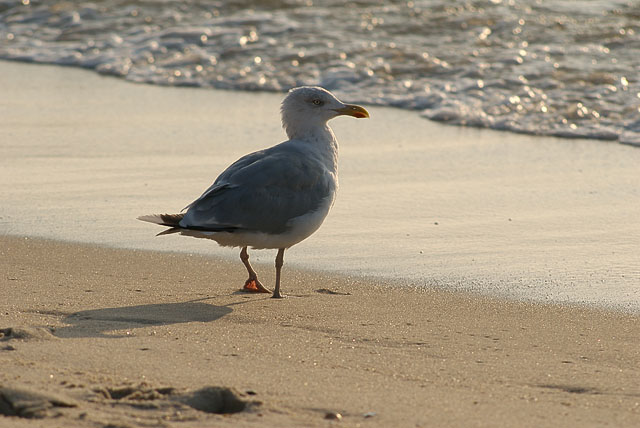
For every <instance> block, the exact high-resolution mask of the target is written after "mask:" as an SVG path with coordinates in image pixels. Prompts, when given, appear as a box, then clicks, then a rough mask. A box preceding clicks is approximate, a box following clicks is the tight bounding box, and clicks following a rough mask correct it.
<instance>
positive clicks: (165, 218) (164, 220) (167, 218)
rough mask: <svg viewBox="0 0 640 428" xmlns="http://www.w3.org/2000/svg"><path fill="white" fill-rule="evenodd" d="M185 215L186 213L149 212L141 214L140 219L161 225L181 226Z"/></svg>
mask: <svg viewBox="0 0 640 428" xmlns="http://www.w3.org/2000/svg"><path fill="white" fill-rule="evenodd" d="M183 217H184V214H149V215H141V216H140V217H138V220H142V221H147V222H149V223H155V224H159V225H160V226H167V227H180V220H182V218H183Z"/></svg>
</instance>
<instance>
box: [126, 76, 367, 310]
mask: <svg viewBox="0 0 640 428" xmlns="http://www.w3.org/2000/svg"><path fill="white" fill-rule="evenodd" d="M281 114H282V127H283V128H284V130H285V132H286V134H287V137H289V139H288V140H287V141H285V142H283V143H280V144H277V145H275V146H273V147H270V148H267V149H264V150H259V151H257V152H254V153H250V154H248V155H245V156H243V157H241V158H240V159H238V160H237V161H236V162H234V163H233V164H231V165H230V166H229V167H228V168H227V169H226V170H224V171H223V172H222V174H220V175H219V176H218V178H217V179H216V180H215V181H214V182H213V184H212V185H211V186H210V187H209V188H208V189H207V190H206V191H205V192H204V193H203V194H202V196H200V197H199V198H198V199H196V200H195V201H193V202H192V203H190V204H189V205H187V206H186V207H185V208H184V209H183V210H182V212H181V213H179V214H152V215H143V216H140V217H138V219H139V220H142V221H147V222H150V223H155V224H159V225H162V226H167V227H169V229H167V230H165V231H163V232H161V233H159V234H158V235H166V234H171V233H179V234H181V235H186V236H192V237H196V238H206V239H212V240H214V241H216V242H217V243H218V244H219V245H221V246H224V247H239V248H241V249H242V250H241V251H240V260H241V261H242V263H243V264H244V266H245V268H246V269H247V272H248V273H249V279H247V281H246V282H245V284H244V287H243V291H248V292H258V293H271V291H270V290H269V289H268V288H266V287H265V286H264V285H262V283H261V282H260V281H259V280H258V275H257V273H256V272H255V271H254V270H253V268H252V267H251V264H250V263H249V253H248V250H247V248H248V247H251V248H252V249H277V250H278V253H277V255H276V259H275V267H276V283H275V288H274V290H273V295H272V296H271V297H273V298H281V297H283V295H282V294H281V293H280V273H281V270H282V265H283V263H284V251H285V250H286V249H288V248H290V247H292V246H293V245H295V244H297V243H299V242H301V241H302V240H304V239H306V238H308V237H309V236H310V235H311V234H313V233H314V232H315V231H316V230H318V228H319V227H320V225H321V224H322V222H323V221H324V219H325V217H326V216H327V214H328V213H329V210H330V208H331V206H332V205H333V203H334V201H335V198H336V191H337V189H338V142H337V140H336V137H335V135H334V134H333V131H332V130H331V128H330V127H329V125H328V124H327V122H328V121H329V120H330V119H333V118H334V117H337V116H342V115H346V116H352V117H355V118H368V117H369V112H367V110H366V109H364V108H363V107H360V106H358V105H353V104H345V103H343V102H341V101H340V100H338V98H336V97H335V96H334V95H333V94H332V93H331V92H329V91H327V90H326V89H324V88H321V87H317V86H302V87H299V88H294V89H291V90H290V91H289V93H288V94H287V96H286V97H285V99H284V101H283V102H282V107H281Z"/></svg>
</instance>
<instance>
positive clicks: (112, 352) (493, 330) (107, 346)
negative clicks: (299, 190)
mask: <svg viewBox="0 0 640 428" xmlns="http://www.w3.org/2000/svg"><path fill="white" fill-rule="evenodd" d="M0 249H1V252H0V272H2V275H1V276H0V289H1V290H2V299H0V328H1V329H3V330H2V331H3V332H4V333H5V338H3V339H2V340H1V341H0V366H1V367H2V370H1V371H0V385H1V387H3V388H13V389H15V388H18V389H20V388H22V389H27V390H31V391H34V390H35V391H38V392H39V393H40V394H42V395H43V396H44V398H42V397H39V398H38V397H36V398H38V399H39V400H40V401H38V399H34V400H35V402H36V403H40V404H39V405H36V406H35V407H36V409H37V411H35V412H34V411H33V409H31V410H27V411H25V415H27V416H38V417H41V418H42V419H35V420H34V419H26V418H21V417H17V416H12V417H2V416H0V426H3V427H26V426H30V427H31V426H46V427H76V426H77V427H93V426H100V427H102V426H111V427H143V426H170V427H213V426H216V427H226V426H229V427H243V426H247V427H250V426H272V427H298V426H331V425H333V424H340V426H363V427H390V426H398V427H416V426H418V427H431V426H434V427H435V426H437V427H448V426H450V427H460V426H467V427H476V426H514V427H515V426H521V427H544V426H549V427H551V426H553V427H558V426H567V427H570V426H582V427H587V426H594V427H595V426H616V427H620V426H629V427H631V426H638V424H640V387H639V385H640V346H639V345H640V343H639V339H638V337H639V336H638V327H639V324H638V318H637V317H636V316H632V315H628V314H627V315H625V314H621V313H616V312H607V311H605V310H597V309H586V308H578V307H575V306H557V305H539V304H533V303H518V302H508V301H501V300H496V299H490V298H487V297H481V296H477V295H470V294H463V293H452V292H443V291H434V290H430V291H425V290H418V289H407V288H398V287H393V286H392V284H384V283H376V282H373V281H367V280H364V279H358V278H353V277H345V276H337V275H327V274H320V273H314V272H309V271H303V270H292V269H286V266H285V275H286V276H285V283H284V287H285V290H288V291H289V294H290V297H288V298H286V299H283V300H274V299H270V298H269V297H267V296H264V295H247V294H243V293H239V292H237V289H238V288H239V287H240V286H241V285H242V283H243V279H244V275H245V273H244V272H243V268H242V266H241V265H240V263H232V262H229V261H226V260H221V259H216V258H211V257H204V256H193V255H192V256H189V255H184V254H166V253H158V252H148V251H134V250H122V249H109V248H101V247H97V246H89V245H80V244H69V243H59V242H55V241H46V240H39V239H32V238H20V237H2V238H1V239H0ZM265 279H267V281H268V282H271V281H273V275H271V276H269V275H266V277H265ZM9 329H12V330H9ZM207 387H224V388H231V389H233V390H235V391H236V392H237V394H238V397H239V398H240V399H242V400H247V401H250V402H252V403H253V404H251V405H250V406H248V407H247V408H246V409H245V410H243V411H241V412H238V413H233V414H227V415H218V414H213V413H207V412H205V411H201V410H195V409H193V408H192V407H190V406H188V405H186V404H183V401H180V400H181V397H182V399H183V398H184V397H185V396H188V395H189V394H191V395H193V394H202V392H201V391H200V390H201V389H202V388H207ZM198 391H200V392H198ZM4 393H5V395H8V396H9V397H14V395H15V394H14V395H11V394H10V393H9V392H6V391H5V392H4ZM2 394H3V390H2V389H0V397H2ZM47 397H49V398H47ZM51 397H53V398H51ZM43 400H44V401H45V402H46V401H47V400H53V401H54V402H57V403H58V405H54V404H49V405H47V406H48V407H47V406H43V405H42V401H43ZM32 401H33V400H32ZM0 403H2V402H1V401H0ZM65 405H66V406H65ZM61 406H62V407H61ZM67 406H73V407H67ZM0 407H1V406H0ZM23 407H27V409H28V408H29V406H23ZM32 407H33V406H32ZM338 414H339V415H340V416H339V417H341V420H340V421H337V420H336V419H335V418H336V417H338V416H337V415H338ZM332 417H333V418H334V419H327V418H332ZM34 421H35V422H34Z"/></svg>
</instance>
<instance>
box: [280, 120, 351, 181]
mask: <svg viewBox="0 0 640 428" xmlns="http://www.w3.org/2000/svg"><path fill="white" fill-rule="evenodd" d="M285 131H286V132H287V136H288V137H289V140H290V141H296V142H300V143H303V144H309V145H310V146H311V147H313V149H314V151H315V152H316V153H318V155H320V156H321V157H322V158H323V160H324V163H325V164H326V165H327V167H329V168H330V169H331V170H333V171H334V172H336V173H337V171H338V141H337V140H336V137H335V135H334V134H333V131H332V130H331V128H330V127H329V125H328V124H327V123H326V122H323V123H319V122H317V123H308V122H307V123H297V126H292V125H289V124H287V126H285Z"/></svg>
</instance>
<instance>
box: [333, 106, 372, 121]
mask: <svg viewBox="0 0 640 428" xmlns="http://www.w3.org/2000/svg"><path fill="white" fill-rule="evenodd" d="M335 111H337V112H338V114H339V115H342V114H344V115H347V116H353V117H357V118H358V119H363V118H365V117H369V112H368V111H367V110H366V109H365V108H364V107H360V106H357V105H354V104H346V105H345V106H344V107H342V108H337V109H335Z"/></svg>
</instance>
